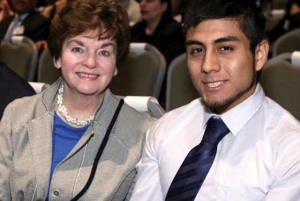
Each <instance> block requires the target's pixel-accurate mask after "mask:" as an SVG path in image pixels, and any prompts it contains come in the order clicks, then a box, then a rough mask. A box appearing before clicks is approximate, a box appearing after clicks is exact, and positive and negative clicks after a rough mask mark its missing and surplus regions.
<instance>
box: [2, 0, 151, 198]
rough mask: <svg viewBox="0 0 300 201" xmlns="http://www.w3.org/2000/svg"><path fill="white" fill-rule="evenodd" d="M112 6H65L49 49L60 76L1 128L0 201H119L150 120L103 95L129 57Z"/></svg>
mask: <svg viewBox="0 0 300 201" xmlns="http://www.w3.org/2000/svg"><path fill="white" fill-rule="evenodd" d="M129 35H130V31H129V21H128V15H127V13H126V11H125V9H124V8H123V7H122V6H120V5H118V4H117V3H116V2H115V1H114V0H69V1H67V5H66V6H65V7H64V8H63V9H62V11H61V12H60V13H59V15H56V16H55V17H54V20H53V21H52V24H51V29H50V34H49V39H48V45H49V51H50V53H51V55H52V57H53V60H54V64H55V67H56V68H59V69H61V71H62V77H61V78H60V79H58V80H57V82H55V83H54V84H53V85H52V86H50V87H49V88H47V89H46V90H45V91H43V93H42V94H39V95H36V96H32V97H27V98H23V99H21V100H18V101H14V102H12V103H11V104H10V105H9V106H8V107H7V108H6V110H5V112H4V115H3V118H2V121H1V123H0V147H1V149H0V186H1V188H0V200H78V199H80V198H81V199H82V200H86V201H103V200H115V201H119V200H124V199H125V197H126V196H127V193H128V191H129V189H130V186H131V183H132V181H133V179H134V177H135V175H136V170H135V165H136V164H137V162H138V161H139V159H140V156H141V149H142V145H143V140H144V137H145V133H146V130H147V129H148V128H149V127H150V126H151V125H152V123H153V121H154V119H152V117H151V116H150V114H148V113H141V112H138V111H136V110H135V109H133V108H131V107H129V106H128V105H126V104H125V103H124V104H123V100H120V99H118V98H116V97H115V96H114V95H113V94H112V93H111V92H110V90H109V89H108V88H107V87H108V85H109V83H110V81H111V80H112V78H113V77H114V76H115V75H116V74H117V72H118V69H117V65H118V63H119V62H120V61H121V60H122V59H123V58H124V57H125V56H126V55H127V54H128V51H129V39H130V38H129Z"/></svg>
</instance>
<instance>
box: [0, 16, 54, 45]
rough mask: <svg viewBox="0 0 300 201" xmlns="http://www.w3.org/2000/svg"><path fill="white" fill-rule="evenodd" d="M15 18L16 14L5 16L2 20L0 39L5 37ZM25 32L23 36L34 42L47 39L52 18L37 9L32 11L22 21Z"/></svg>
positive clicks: (0, 23)
mask: <svg viewBox="0 0 300 201" xmlns="http://www.w3.org/2000/svg"><path fill="white" fill-rule="evenodd" d="M13 19H14V16H9V17H5V18H3V20H2V21H1V22H0V40H3V39H4V36H5V34H6V31H7V29H8V27H9V25H10V23H11V22H12V20H13ZM22 25H23V26H24V33H23V34H22V36H27V37H28V38H30V39H32V40H33V41H34V42H36V41H39V40H46V39H47V37H48V33H49V27H50V19H48V18H46V17H44V16H43V15H41V14H40V13H39V12H37V11H31V12H30V13H29V15H28V16H27V17H26V18H25V19H24V20H23V21H22Z"/></svg>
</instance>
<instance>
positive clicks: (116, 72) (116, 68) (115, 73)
mask: <svg viewBox="0 0 300 201" xmlns="http://www.w3.org/2000/svg"><path fill="white" fill-rule="evenodd" d="M117 74H118V67H117V66H116V67H115V71H114V76H116V75H117Z"/></svg>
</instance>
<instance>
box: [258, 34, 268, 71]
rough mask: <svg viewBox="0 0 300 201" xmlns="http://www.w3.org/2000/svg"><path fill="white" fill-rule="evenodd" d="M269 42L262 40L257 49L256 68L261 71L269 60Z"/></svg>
mask: <svg viewBox="0 0 300 201" xmlns="http://www.w3.org/2000/svg"><path fill="white" fill-rule="evenodd" d="M268 53H269V42H268V41H267V40H265V39H264V40H262V41H261V42H260V43H259V44H258V45H257V47H256V49H255V70H256V71H260V70H261V69H262V68H263V66H264V65H265V63H266V62H267V60H268Z"/></svg>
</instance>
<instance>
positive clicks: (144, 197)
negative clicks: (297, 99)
mask: <svg viewBox="0 0 300 201" xmlns="http://www.w3.org/2000/svg"><path fill="white" fill-rule="evenodd" d="M212 115H215V114H212V113H210V112H208V111H207V110H206V109H205V108H204V107H203V105H202V104H201V102H200V99H196V100H194V101H193V102H191V103H190V104H188V105H186V106H183V107H181V108H178V109H175V110H173V111H171V112H169V113H167V114H166V115H165V116H163V117H162V118H161V119H160V120H158V121H157V122H156V123H155V124H154V126H152V127H151V128H150V129H149V130H148V133H147V137H146V141H145V146H144V150H143V155H142V158H141V161H140V162H139V163H138V165H137V171H138V175H137V178H136V185H135V188H134V191H133V195H132V197H131V201H161V200H165V197H166V194H167V192H168V189H169V187H170V185H171V182H172V180H173V178H174V177H175V175H176V173H177V171H178V169H179V167H180V165H181V164H182V162H183V161H184V159H185V157H186V155H187V154H188V153H189V151H190V150H191V149H192V148H193V147H195V146H196V145H197V144H199V143H200V141H201V139H202V137H203V133H204V130H205V127H206V122H207V120H208V119H209V118H210V117H211V116H212ZM220 117H221V118H222V120H223V121H224V123H225V124H226V125H227V127H228V128H229V130H230V133H229V134H228V135H226V136H225V137H224V138H223V139H222V141H221V142H220V143H219V144H218V150H217V154H216V157H215V160H214V163H213V165H212V167H211V169H210V171H209V173H208V175H207V176H206V179H205V181H204V183H203V185H202V187H201V188H200V190H199V192H198V194H197V196H196V199H195V200H196V201H210V200H217V201H262V200H267V201H297V200H300V123H299V122H298V121H297V120H296V119H295V118H294V117H293V116H292V115H291V114H290V113H288V112H287V111H286V110H284V109H283V108H282V107H281V106H279V105H278V104H277V103H275V102H274V101H272V100H271V99H269V98H267V97H266V96H265V94H264V92H263V90H262V88H261V86H260V85H257V87H256V90H255V93H254V94H253V95H252V96H250V97H249V98H248V99H246V100H245V101H243V102H242V103H240V104H239V105H237V106H236V107H234V108H232V109H231V110H229V111H227V112H226V113H224V114H222V115H220Z"/></svg>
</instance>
